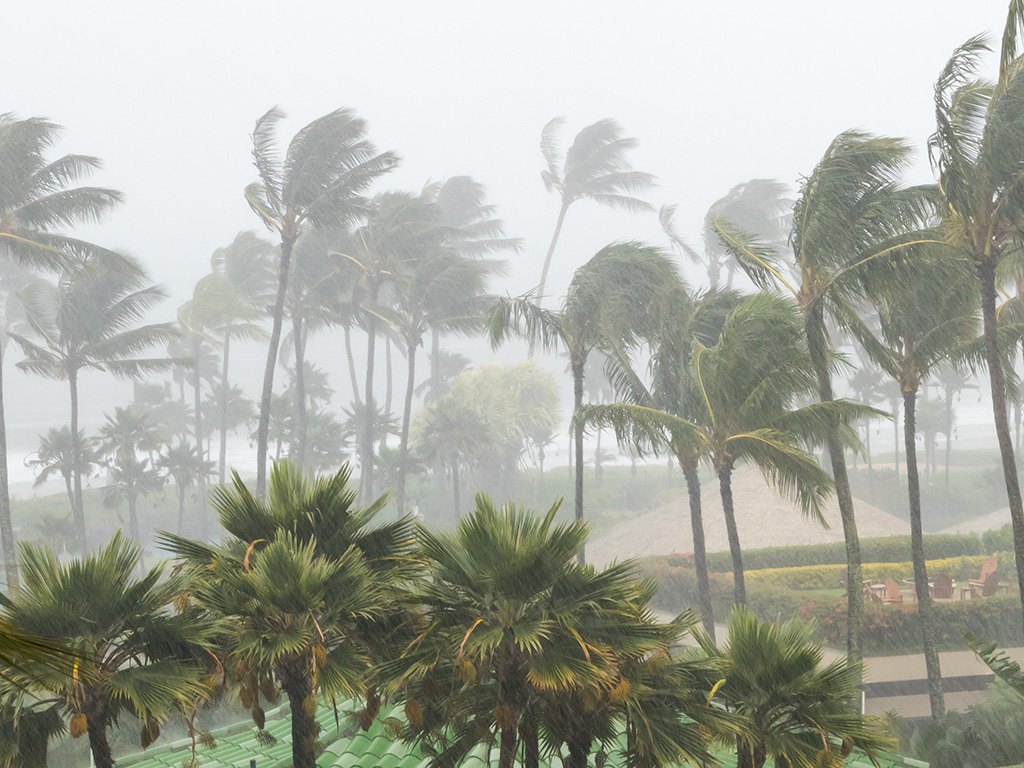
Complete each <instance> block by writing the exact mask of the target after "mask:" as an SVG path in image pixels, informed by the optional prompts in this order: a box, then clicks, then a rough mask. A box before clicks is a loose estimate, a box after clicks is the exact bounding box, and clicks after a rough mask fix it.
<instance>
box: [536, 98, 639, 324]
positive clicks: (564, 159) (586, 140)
mask: <svg viewBox="0 0 1024 768" xmlns="http://www.w3.org/2000/svg"><path fill="white" fill-rule="evenodd" d="M564 122H565V121H564V120H563V119H562V118H561V117H556V118H554V119H552V120H550V121H549V122H548V123H547V125H545V126H544V130H543V131H541V134H540V151H541V154H542V155H543V156H544V162H545V164H546V165H547V168H545V169H544V170H543V171H541V173H540V177H541V179H543V181H544V188H545V189H547V191H548V192H555V193H556V194H557V195H558V197H559V202H560V205H559V208H558V220H557V221H556V222H555V232H554V234H553V235H552V236H551V244H550V245H549V246H548V252H547V255H546V256H545V257H544V268H543V269H542V270H541V273H540V283H539V284H538V286H537V289H536V290H535V291H534V292H533V293H534V295H535V296H536V297H537V303H538V305H539V304H540V303H541V302H542V301H543V300H544V288H545V286H546V285H547V281H548V269H549V268H550V267H551V258H552V257H553V256H554V255H555V246H557V245H558V236H559V235H560V234H561V232H562V224H563V223H564V222H565V214H566V213H568V211H569V206H571V205H572V204H573V203H574V202H576V201H577V200H582V199H588V200H593V201H594V202H596V203H600V204H601V205H607V206H609V207H610V208H620V209H623V210H626V211H634V212H644V211H649V210H651V206H650V205H649V204H648V203H645V202H644V201H643V200H640V199H639V198H636V197H633V194H634V193H637V192H644V191H646V190H647V189H650V188H651V187H652V186H654V183H655V179H654V176H653V175H651V174H649V173H643V172H641V171H634V170H633V169H632V167H631V166H630V163H629V160H628V159H627V158H626V153H627V152H629V151H630V150H631V149H634V148H635V147H636V144H637V141H636V139H632V138H627V137H625V136H623V135H622V126H620V125H619V124H618V123H617V122H616V121H615V120H612V119H611V118H605V119H604V120H598V121H597V122H596V123H594V124H593V125H588V126H587V127H586V128H584V129H583V130H581V131H580V132H579V133H578V134H576V138H575V139H574V140H573V142H572V146H571V147H569V149H568V151H566V153H565V155H564V156H562V154H561V150H560V149H559V146H558V132H559V129H560V128H561V127H562V124H563V123H564Z"/></svg>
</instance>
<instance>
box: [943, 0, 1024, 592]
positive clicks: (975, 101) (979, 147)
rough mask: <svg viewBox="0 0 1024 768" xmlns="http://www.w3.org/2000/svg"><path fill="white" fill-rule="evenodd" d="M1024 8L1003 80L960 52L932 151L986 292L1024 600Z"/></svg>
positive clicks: (1009, 27) (970, 51)
mask: <svg viewBox="0 0 1024 768" xmlns="http://www.w3.org/2000/svg"><path fill="white" fill-rule="evenodd" d="M1022 19H1024V7H1022V5H1021V4H1020V3H1019V2H1011V3H1010V10H1009V15H1008V17H1007V21H1006V27H1005V31H1004V35H1003V44H1002V50H1001V53H1000V63H999V78H998V80H997V81H996V82H995V83H989V82H986V81H984V80H981V79H979V78H978V76H977V74H976V73H977V70H978V67H979V65H980V64H981V59H982V56H983V54H984V53H985V52H986V51H987V50H988V45H987V44H986V43H985V41H984V39H983V38H981V37H972V38H971V39H970V40H968V41H967V42H965V43H964V44H963V45H961V46H960V47H959V48H957V49H956V51H954V53H953V56H952V57H951V58H950V60H949V61H948V62H947V64H946V66H945V67H943V69H942V72H941V73H940V74H939V79H938V80H937V81H936V83H935V119H936V130H935V133H934V134H933V135H932V137H931V138H930V139H929V142H928V148H929V151H930V157H931V161H932V166H933V168H934V169H935V171H936V172H937V174H938V177H939V191H940V194H941V202H942V205H941V210H942V214H943V216H944V218H945V225H946V232H947V238H948V240H949V241H950V242H951V243H952V244H953V245H954V246H955V247H956V248H958V249H959V250H960V251H961V253H962V254H963V255H964V257H965V258H966V259H968V260H969V261H970V262H971V263H972V264H974V268H975V272H976V277H977V279H978V284H979V285H980V287H981V309H982V313H981V318H982V329H983V335H984V340H985V363H986V365H987V367H988V371H989V385H990V387H991V394H992V411H993V416H994V419H995V427H996V437H997V438H998V441H999V453H1000V456H1001V458H1002V464H1003V478H1004V481H1005V482H1006V495H1007V498H1008V501H1009V508H1010V521H1011V523H1012V524H1013V548H1014V552H1015V553H1016V556H1017V582H1018V585H1019V588H1020V590H1021V599H1022V600H1024V507H1022V503H1021V492H1020V480H1019V478H1018V476H1017V465H1016V458H1015V456H1014V450H1013V440H1012V436H1011V433H1010V423H1009V417H1008V414H1007V404H1006V396H1007V390H1006V375H1005V373H1004V371H1003V360H1002V358H1001V354H1002V353H1001V351H1000V347H999V343H998V339H997V324H998V323H997V316H996V303H997V288H998V286H997V272H999V271H1000V267H1001V265H1002V264H1003V262H1004V261H1005V260H1007V259H1008V258H1009V256H1010V254H1011V253H1012V252H1013V250H1014V249H1016V248H1017V247H1018V246H1019V236H1020V226H1019V224H1020V215H1021V211H1022V210H1024V196H1022V195H1024V190H1022V189H1021V185H1020V183H1019V181H1020V180H1019V177H1018V171H1017V160H1016V158H1019V157H1021V156H1022V153H1024V76H1022V75H1021V58H1020V55H1021V48H1020V45H1021V36H1020V35H1019V34H1018V33H1019V30H1020V29H1021V26H1022Z"/></svg>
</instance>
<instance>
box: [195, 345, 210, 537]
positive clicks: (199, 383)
mask: <svg viewBox="0 0 1024 768" xmlns="http://www.w3.org/2000/svg"><path fill="white" fill-rule="evenodd" d="M195 351H196V370H195V374H196V379H195V382H196V383H195V387H194V388H193V399H194V400H195V409H196V456H198V458H199V473H198V475H197V477H196V486H197V487H198V489H199V538H200V541H206V534H207V530H206V529H207V520H206V517H207V515H206V473H205V472H204V471H203V464H204V460H205V454H204V452H203V408H202V406H203V379H202V376H200V370H199V366H200V365H201V364H202V357H201V352H202V343H201V342H198V341H197V342H195Z"/></svg>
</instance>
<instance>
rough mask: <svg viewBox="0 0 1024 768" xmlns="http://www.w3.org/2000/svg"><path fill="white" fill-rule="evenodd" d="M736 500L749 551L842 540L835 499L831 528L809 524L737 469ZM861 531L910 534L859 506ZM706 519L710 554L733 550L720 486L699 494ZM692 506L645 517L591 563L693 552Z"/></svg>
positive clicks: (597, 544) (599, 547)
mask: <svg viewBox="0 0 1024 768" xmlns="http://www.w3.org/2000/svg"><path fill="white" fill-rule="evenodd" d="M732 487H733V499H734V506H735V509H736V523H737V527H738V528H739V535H740V543H741V544H742V546H743V547H744V548H745V549H756V548H760V547H775V546H786V545H797V544H820V543H825V542H831V541H842V540H843V529H842V525H841V523H840V519H839V506H838V504H837V503H836V501H835V498H832V499H830V500H829V501H828V502H827V505H826V508H825V519H826V521H827V522H828V523H829V526H830V527H829V528H823V527H822V526H820V525H818V524H817V523H815V522H813V521H811V520H808V519H807V518H805V517H804V516H803V514H802V513H801V512H800V510H799V508H797V507H796V506H794V505H793V504H792V503H791V502H789V501H787V500H786V499H784V498H782V497H781V496H780V495H779V494H778V492H776V491H775V490H774V489H773V488H771V487H770V486H769V485H768V484H767V483H766V482H765V481H764V479H763V478H762V477H761V473H760V472H758V471H757V470H756V469H753V468H750V467H742V468H740V469H737V470H736V472H735V474H734V475H733V483H732ZM855 504H856V510H857V527H858V531H859V533H860V535H861V537H863V538H867V537H869V536H892V535H899V534H909V533H910V527H909V525H908V524H907V523H905V522H904V521H902V520H900V519H898V518H896V517H893V516H892V515H890V514H888V513H887V512H883V511H882V510H880V509H878V508H877V507H873V506H871V505H870V504H868V503H867V502H865V501H861V500H856V502H855ZM701 507H702V510H703V513H704V536H705V539H706V541H707V549H708V551H709V552H724V551H726V550H728V548H729V541H728V539H727V538H726V532H725V518H724V516H723V514H722V500H721V497H720V496H719V493H718V484H717V482H715V483H705V484H704V487H703V488H702V492H701ZM692 551H693V537H692V536H691V534H690V515H689V502H688V500H687V496H686V492H685V491H681V492H680V493H679V495H678V496H677V497H675V498H674V499H672V500H671V501H669V502H668V503H666V504H664V505H663V506H662V507H660V508H658V509H655V510H652V511H650V512H645V513H642V514H640V515H638V516H636V517H635V518H633V519H631V520H629V521H628V522H626V523H624V524H622V525H620V526H619V527H617V528H615V529H614V530H612V531H610V532H609V533H607V534H605V535H604V536H601V537H600V538H598V539H595V540H594V541H592V542H591V543H589V544H588V545H587V560H588V561H589V562H592V563H594V564H595V565H598V566H600V565H604V564H606V563H608V562H611V561H612V560H614V559H616V558H617V559H620V560H621V559H624V558H627V557H646V556H648V555H667V554H673V553H676V552H692Z"/></svg>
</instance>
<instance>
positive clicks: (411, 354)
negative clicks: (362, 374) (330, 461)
mask: <svg viewBox="0 0 1024 768" xmlns="http://www.w3.org/2000/svg"><path fill="white" fill-rule="evenodd" d="M417 341H418V340H417V339H409V340H408V344H407V346H406V358H407V360H408V362H409V375H408V377H407V378H406V381H405V406H404V408H403V409H402V436H401V444H400V445H399V447H398V490H397V492H396V493H395V500H396V502H397V503H398V516H399V517H401V516H402V515H404V514H405V465H406V462H407V461H408V460H409V422H410V421H412V393H413V390H414V389H415V388H416V347H417V346H419V344H418V343H417Z"/></svg>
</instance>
